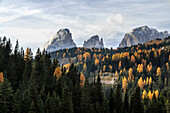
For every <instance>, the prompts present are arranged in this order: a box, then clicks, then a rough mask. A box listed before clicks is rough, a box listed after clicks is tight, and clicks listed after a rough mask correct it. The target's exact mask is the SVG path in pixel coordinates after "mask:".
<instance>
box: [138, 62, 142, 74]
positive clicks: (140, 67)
mask: <svg viewBox="0 0 170 113" xmlns="http://www.w3.org/2000/svg"><path fill="white" fill-rule="evenodd" d="M137 71H138V72H139V73H142V72H143V64H138V68H137Z"/></svg>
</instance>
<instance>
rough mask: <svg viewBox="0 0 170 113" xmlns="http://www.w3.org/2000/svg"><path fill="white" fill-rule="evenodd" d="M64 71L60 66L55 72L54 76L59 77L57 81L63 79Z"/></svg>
mask: <svg viewBox="0 0 170 113" xmlns="http://www.w3.org/2000/svg"><path fill="white" fill-rule="evenodd" d="M61 74H62V71H61V68H60V66H58V67H57V68H56V69H55V71H54V76H55V77H57V80H58V79H59V78H60V77H61Z"/></svg>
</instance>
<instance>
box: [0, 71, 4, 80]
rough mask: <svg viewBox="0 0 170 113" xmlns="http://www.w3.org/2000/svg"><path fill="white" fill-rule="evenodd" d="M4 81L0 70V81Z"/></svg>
mask: <svg viewBox="0 0 170 113" xmlns="http://www.w3.org/2000/svg"><path fill="white" fill-rule="evenodd" d="M3 81H4V76H3V73H2V72H1V73H0V82H3Z"/></svg>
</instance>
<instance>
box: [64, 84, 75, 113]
mask: <svg viewBox="0 0 170 113" xmlns="http://www.w3.org/2000/svg"><path fill="white" fill-rule="evenodd" d="M61 113H74V111H73V103H72V94H71V92H70V91H69V89H68V86H65V87H64V89H63V97H62V102H61Z"/></svg>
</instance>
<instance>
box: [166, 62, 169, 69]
mask: <svg viewBox="0 0 170 113" xmlns="http://www.w3.org/2000/svg"><path fill="white" fill-rule="evenodd" d="M166 70H167V71H169V63H168V62H167V63H166Z"/></svg>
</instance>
